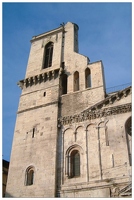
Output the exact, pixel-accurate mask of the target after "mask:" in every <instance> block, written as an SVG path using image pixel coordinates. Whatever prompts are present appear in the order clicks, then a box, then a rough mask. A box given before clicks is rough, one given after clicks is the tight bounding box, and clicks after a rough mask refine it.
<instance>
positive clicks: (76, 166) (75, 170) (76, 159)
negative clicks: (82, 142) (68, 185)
mask: <svg viewBox="0 0 134 200" xmlns="http://www.w3.org/2000/svg"><path fill="white" fill-rule="evenodd" d="M77 176H80V154H79V152H78V150H74V151H73V152H72V153H71V177H77Z"/></svg>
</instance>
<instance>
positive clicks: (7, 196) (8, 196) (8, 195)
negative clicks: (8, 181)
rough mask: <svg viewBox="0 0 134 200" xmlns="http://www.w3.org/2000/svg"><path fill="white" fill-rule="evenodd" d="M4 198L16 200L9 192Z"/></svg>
mask: <svg viewBox="0 0 134 200" xmlns="http://www.w3.org/2000/svg"><path fill="white" fill-rule="evenodd" d="M4 197H6V198H10V197H12V198H14V196H12V195H11V194H10V193H8V192H6V194H5V196H4Z"/></svg>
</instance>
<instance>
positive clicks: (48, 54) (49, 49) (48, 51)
mask: <svg viewBox="0 0 134 200" xmlns="http://www.w3.org/2000/svg"><path fill="white" fill-rule="evenodd" d="M52 57H53V42H49V43H48V44H47V45H46V47H45V56H44V59H45V60H44V66H43V68H48V67H51V66H52Z"/></svg>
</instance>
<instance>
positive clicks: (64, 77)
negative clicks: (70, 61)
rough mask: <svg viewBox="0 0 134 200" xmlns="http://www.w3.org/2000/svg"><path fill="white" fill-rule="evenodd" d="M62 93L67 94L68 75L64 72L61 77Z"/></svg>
mask: <svg viewBox="0 0 134 200" xmlns="http://www.w3.org/2000/svg"><path fill="white" fill-rule="evenodd" d="M61 86H62V94H67V75H66V74H63V75H62V78H61Z"/></svg>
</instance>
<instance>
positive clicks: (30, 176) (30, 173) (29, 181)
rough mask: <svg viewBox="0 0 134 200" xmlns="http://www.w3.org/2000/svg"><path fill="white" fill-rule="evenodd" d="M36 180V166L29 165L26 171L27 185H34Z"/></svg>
mask: <svg viewBox="0 0 134 200" xmlns="http://www.w3.org/2000/svg"><path fill="white" fill-rule="evenodd" d="M33 181H34V168H33V167H29V168H28V169H27V171H26V185H33Z"/></svg>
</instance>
